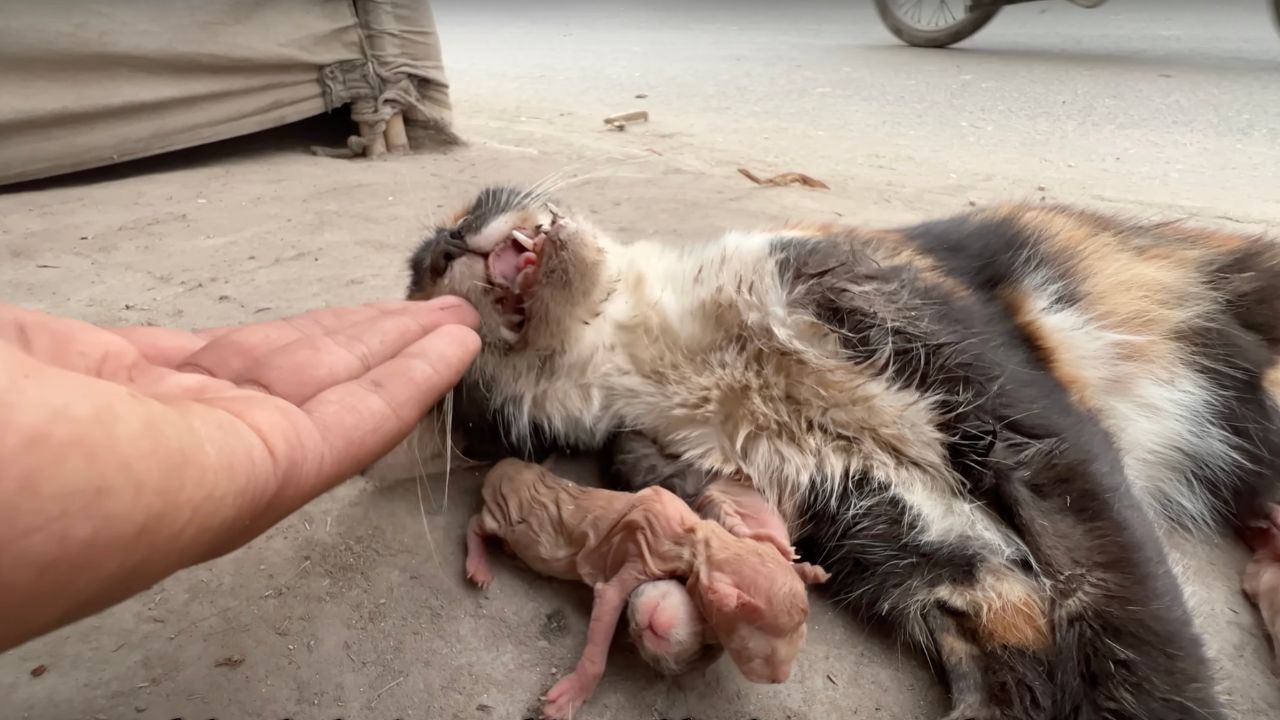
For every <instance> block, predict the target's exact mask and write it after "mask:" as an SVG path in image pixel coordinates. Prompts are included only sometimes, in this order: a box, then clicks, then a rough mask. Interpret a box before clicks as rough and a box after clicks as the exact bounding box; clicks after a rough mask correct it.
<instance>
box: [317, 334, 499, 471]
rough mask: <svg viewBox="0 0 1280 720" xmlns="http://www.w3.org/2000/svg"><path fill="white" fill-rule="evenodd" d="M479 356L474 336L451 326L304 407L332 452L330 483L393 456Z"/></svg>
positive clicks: (329, 463) (329, 459) (323, 393)
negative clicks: (389, 455) (400, 443)
mask: <svg viewBox="0 0 1280 720" xmlns="http://www.w3.org/2000/svg"><path fill="white" fill-rule="evenodd" d="M479 351H480V338H479V336H477V335H476V333H475V331H473V330H472V329H470V328H468V327H464V326H460V325H448V326H445V327H442V328H440V329H439V330H436V331H435V332H433V333H431V334H430V335H428V336H427V337H425V338H422V339H421V340H419V341H417V342H415V343H414V344H412V345H410V346H409V347H408V348H406V349H405V350H404V352H402V353H400V354H399V355H398V356H396V357H395V358H393V359H392V360H389V361H387V362H386V363H384V364H382V365H380V366H378V367H376V368H374V369H373V370H371V371H369V372H368V373H366V374H364V375H363V376H361V377H360V378H357V379H355V380H352V381H351V382H347V383H343V384H341V385H337V386H335V387H332V388H329V389H328V390H325V391H324V392H322V393H320V394H319V395H317V396H315V397H314V398H312V399H311V400H310V401H308V402H307V403H306V404H305V405H303V406H302V409H303V411H304V412H306V413H307V415H308V416H310V417H311V420H312V422H313V423H314V424H315V426H316V429H317V430H318V431H319V434H320V437H321V439H322V441H323V443H324V446H325V447H328V448H329V450H330V455H329V456H328V457H327V458H325V461H326V463H327V465H328V469H327V472H326V475H328V476H330V480H329V481H330V482H337V481H339V480H341V479H343V478H347V477H350V476H351V475H354V474H355V473H357V472H359V471H360V469H361V468H363V467H365V466H367V465H368V464H369V463H371V462H373V461H374V460H376V459H377V458H379V457H382V456H383V455H386V454H387V453H388V452H390V451H391V449H392V448H393V447H395V445H396V443H398V442H400V441H401V440H403V439H404V438H405V437H407V436H408V435H409V433H410V432H411V431H412V430H413V428H414V426H415V425H416V424H417V422H418V421H419V420H420V419H421V418H422V417H423V416H424V415H426V414H427V412H428V411H429V410H430V409H431V408H432V407H433V406H435V404H436V403H437V402H439V401H440V399H441V398H442V397H444V395H445V393H447V392H449V390H451V389H452V388H453V387H454V385H456V384H457V383H458V381H459V380H460V379H462V375H463V373H464V372H466V369H467V367H468V366H469V365H470V364H471V362H472V361H473V360H475V357H476V355H477V354H478V353H479ZM304 492H305V489H304Z"/></svg>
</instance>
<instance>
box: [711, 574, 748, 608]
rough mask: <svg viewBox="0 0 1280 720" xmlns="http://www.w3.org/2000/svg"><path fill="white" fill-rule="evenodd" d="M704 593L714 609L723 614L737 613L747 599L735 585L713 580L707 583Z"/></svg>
mask: <svg viewBox="0 0 1280 720" xmlns="http://www.w3.org/2000/svg"><path fill="white" fill-rule="evenodd" d="M704 592H705V594H706V598H707V602H708V603H710V604H711V607H712V609H714V610H716V611H717V612H723V613H731V612H735V611H737V609H738V607H739V606H740V605H742V603H743V602H744V601H745V600H746V599H747V596H746V594H745V593H743V592H742V591H741V590H739V589H738V588H737V587H736V586H734V585H733V584H731V583H728V582H725V581H723V580H713V581H711V582H709V583H707V585H706V588H705V590H704Z"/></svg>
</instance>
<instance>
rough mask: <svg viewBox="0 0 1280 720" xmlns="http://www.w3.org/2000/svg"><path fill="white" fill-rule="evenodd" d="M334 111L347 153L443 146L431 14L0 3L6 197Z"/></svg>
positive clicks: (384, 0) (349, 0) (371, 8)
mask: <svg viewBox="0 0 1280 720" xmlns="http://www.w3.org/2000/svg"><path fill="white" fill-rule="evenodd" d="M344 105H349V106H350V112H351V114H352V116H353V117H354V118H355V119H357V120H360V121H363V122H362V124H361V126H360V128H361V129H360V132H361V135H359V136H354V137H353V138H352V139H351V140H350V141H349V143H348V145H349V150H350V151H351V152H352V153H362V152H366V151H368V152H370V154H375V153H374V152H373V148H374V147H376V148H377V150H378V151H381V148H382V147H384V146H383V143H384V137H385V139H386V140H390V141H391V142H392V143H393V144H395V142H396V137H403V133H399V129H398V127H396V126H397V125H398V124H399V123H400V122H401V120H402V119H403V120H404V121H407V122H408V123H409V125H410V131H412V130H413V129H414V127H417V128H426V129H430V130H434V131H443V133H444V135H445V136H446V137H448V136H451V133H449V131H448V127H449V123H450V106H449V92H448V84H447V83H446V80H445V75H444V68H443V65H442V62H441V53H440V44H439V38H438V37H437V35H436V28H435V21H434V18H433V17H432V14H431V9H430V6H429V5H428V1H427V0H0V185H2V184H6V183H13V182H18V181H22V180H30V179H35V178H41V177H47V176H50V175H56V174H60V173H65V172H71V171H75V170H82V169H86V168H91V167H97V166H101V165H107V164H111V163H115V162H121V161H124V160H129V159H133V158H139V157H144V156H147V155H155V154H158V153H162V152H166V151H170V150H176V149H179V148H184V147H190V146H193V145H199V144H203V143H208V142H212V141H216V140H222V139H226V138H229V137H233V136H237V135H243V134H246V133H250V132H255V131H258V130H263V129H266V128H270V127H275V126H279V125H284V124H286V123H290V122H293V121H296V120H300V119H302V118H305V117H310V116H312V115H317V114H319V113H323V112H325V111H327V110H332V109H335V108H338V107H341V106H344ZM344 112H346V111H345V110H344ZM401 113H402V115H401ZM388 121H390V122H388ZM389 126H390V127H389ZM384 130H385V131H386V133H387V134H386V135H385V136H384ZM410 135H412V132H411V133H410Z"/></svg>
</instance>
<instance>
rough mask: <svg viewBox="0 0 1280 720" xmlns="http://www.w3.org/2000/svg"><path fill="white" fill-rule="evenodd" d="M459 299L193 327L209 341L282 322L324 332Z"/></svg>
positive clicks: (382, 304) (342, 308)
mask: <svg viewBox="0 0 1280 720" xmlns="http://www.w3.org/2000/svg"><path fill="white" fill-rule="evenodd" d="M458 301H462V302H463V303H465V301H463V300H462V299H461V298H458V297H454V296H444V297H439V298H435V299H434V300H427V301H425V303H424V301H420V300H385V301H382V302H373V303H364V304H362V305H340V306H338V307H328V308H320V309H318V310H308V311H307V312H304V313H299V314H297V315H290V316H289V317H284V318H279V319H277V320H270V321H267V322H261V323H256V324H255V325H253V326H246V325H224V326H222V327H213V328H205V329H203V330H196V331H195V334H196V335H198V336H200V337H202V338H206V339H209V340H212V339H214V338H218V337H222V336H223V335H228V334H230V333H233V332H238V331H242V330H244V329H246V328H247V327H258V326H266V325H270V324H273V323H284V324H286V325H289V326H292V327H293V329H294V330H296V331H302V332H304V333H307V332H309V333H312V334H314V332H316V331H320V332H327V331H328V330H329V329H333V328H340V327H346V326H347V325H350V324H352V323H355V322H359V321H360V320H363V319H367V318H369V317H371V316H372V315H374V314H375V313H385V312H398V311H400V310H403V309H405V308H408V307H413V306H419V305H423V304H431V305H449V304H452V303H455V302H458Z"/></svg>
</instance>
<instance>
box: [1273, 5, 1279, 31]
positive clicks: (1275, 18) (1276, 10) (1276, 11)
mask: <svg viewBox="0 0 1280 720" xmlns="http://www.w3.org/2000/svg"><path fill="white" fill-rule="evenodd" d="M1271 19H1272V20H1273V21H1274V22H1275V25H1276V30H1280V0H1271Z"/></svg>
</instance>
